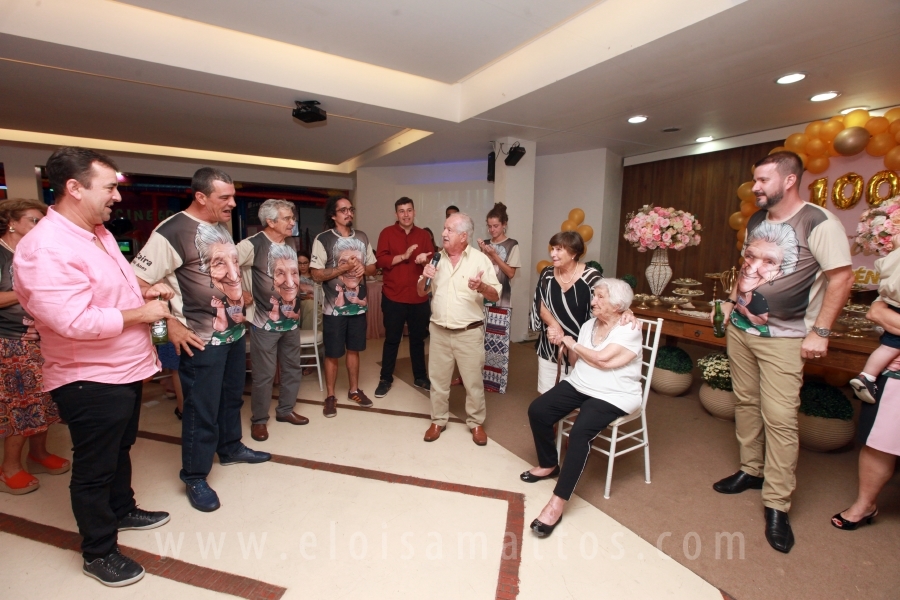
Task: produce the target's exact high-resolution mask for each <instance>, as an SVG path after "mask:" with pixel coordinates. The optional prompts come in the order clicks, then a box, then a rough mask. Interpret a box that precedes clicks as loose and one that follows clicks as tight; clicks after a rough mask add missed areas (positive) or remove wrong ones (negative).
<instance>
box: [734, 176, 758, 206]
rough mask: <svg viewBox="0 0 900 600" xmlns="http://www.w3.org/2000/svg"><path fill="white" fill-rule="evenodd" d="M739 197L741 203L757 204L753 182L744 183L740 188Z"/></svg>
mask: <svg viewBox="0 0 900 600" xmlns="http://www.w3.org/2000/svg"><path fill="white" fill-rule="evenodd" d="M737 195H738V198H740V199H741V202H756V194H754V193H753V182H752V181H745V182H744V183H742V184H741V185H740V187H739V188H738V191H737Z"/></svg>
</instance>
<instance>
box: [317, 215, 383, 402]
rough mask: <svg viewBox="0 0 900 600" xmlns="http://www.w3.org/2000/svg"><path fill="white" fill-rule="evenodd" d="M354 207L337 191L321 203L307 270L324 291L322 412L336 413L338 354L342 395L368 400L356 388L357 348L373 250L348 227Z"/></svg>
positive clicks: (363, 345)
mask: <svg viewBox="0 0 900 600" xmlns="http://www.w3.org/2000/svg"><path fill="white" fill-rule="evenodd" d="M355 212H356V209H355V208H353V205H352V204H351V203H350V200H348V199H347V198H343V197H334V198H329V199H328V202H326V203H325V231H323V232H322V233H320V234H319V235H317V236H316V239H315V241H314V242H313V247H312V258H311V260H310V271H311V272H312V276H313V279H314V280H316V281H317V282H320V283H321V284H322V291H323V293H324V296H325V307H324V315H323V317H322V334H323V338H324V340H325V387H326V389H327V392H328V396H327V397H326V398H325V408H324V409H323V410H322V414H324V415H325V416H326V417H333V416H335V415H337V397H336V396H335V393H334V385H335V382H336V380H337V371H338V360H339V359H340V358H341V357H342V356H344V354H345V353H346V354H347V377H348V379H349V380H350V381H349V382H350V387H349V391H348V393H347V397H348V398H349V399H350V400H352V401H354V402H356V403H357V404H358V405H359V406H362V407H364V408H371V406H372V401H371V400H369V398H368V397H367V396H366V395H365V393H363V391H362V390H361V389H360V388H359V353H360V352H361V351H363V350H365V349H366V306H367V304H368V301H367V300H366V276H369V275H374V274H375V270H376V266H375V253H374V252H373V251H372V246H371V245H370V244H369V238H368V237H367V236H366V234H365V233H363V232H362V231H358V230H356V229H353V215H354V213H355Z"/></svg>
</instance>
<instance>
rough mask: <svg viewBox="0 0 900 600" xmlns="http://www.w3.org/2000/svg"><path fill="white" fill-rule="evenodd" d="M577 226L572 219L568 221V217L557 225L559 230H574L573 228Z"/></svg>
mask: <svg viewBox="0 0 900 600" xmlns="http://www.w3.org/2000/svg"><path fill="white" fill-rule="evenodd" d="M577 227H578V225H576V224H575V223H573V222H572V221H569V220H568V219H566V220H565V221H563V222H562V225H560V226H559V230H560V231H575V229H576V228H577Z"/></svg>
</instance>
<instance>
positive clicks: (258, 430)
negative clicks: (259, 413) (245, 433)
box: [250, 423, 269, 442]
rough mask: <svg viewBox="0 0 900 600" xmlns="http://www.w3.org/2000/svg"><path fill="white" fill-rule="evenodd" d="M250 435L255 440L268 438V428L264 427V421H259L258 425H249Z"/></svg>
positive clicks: (259, 440) (261, 440) (260, 440)
mask: <svg viewBox="0 0 900 600" xmlns="http://www.w3.org/2000/svg"><path fill="white" fill-rule="evenodd" d="M250 437H252V438H253V439H254V440H256V441H257V442H264V441H266V440H267V439H269V429H268V428H267V427H266V424H265V423H260V424H259V425H251V426H250Z"/></svg>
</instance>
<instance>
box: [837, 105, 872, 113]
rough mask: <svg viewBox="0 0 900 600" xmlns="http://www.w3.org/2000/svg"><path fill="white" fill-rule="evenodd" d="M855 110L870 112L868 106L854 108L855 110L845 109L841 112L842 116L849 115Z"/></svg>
mask: <svg viewBox="0 0 900 600" xmlns="http://www.w3.org/2000/svg"><path fill="white" fill-rule="evenodd" d="M854 110H869V107H868V106H854V107H853V108H845V109H844V110H842V111H841V114H842V115H847V114H850V113H852V112H853V111H854Z"/></svg>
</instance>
